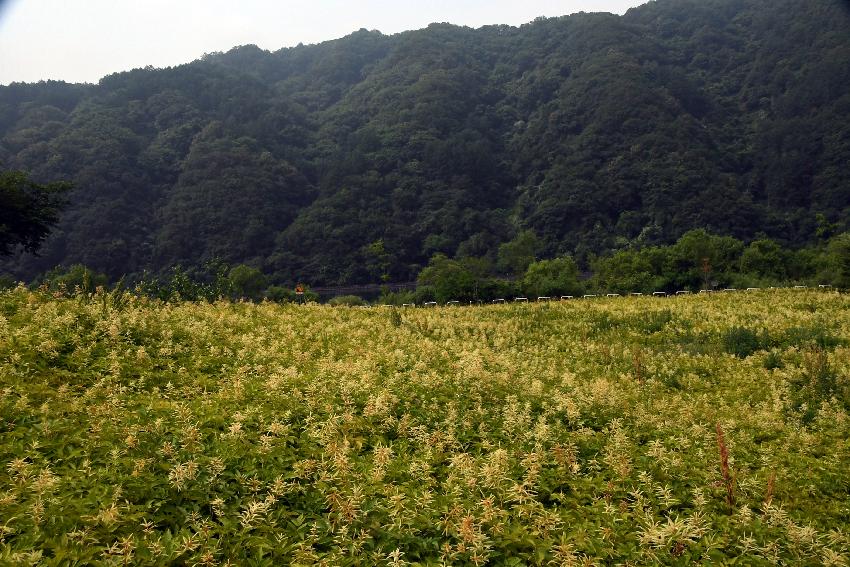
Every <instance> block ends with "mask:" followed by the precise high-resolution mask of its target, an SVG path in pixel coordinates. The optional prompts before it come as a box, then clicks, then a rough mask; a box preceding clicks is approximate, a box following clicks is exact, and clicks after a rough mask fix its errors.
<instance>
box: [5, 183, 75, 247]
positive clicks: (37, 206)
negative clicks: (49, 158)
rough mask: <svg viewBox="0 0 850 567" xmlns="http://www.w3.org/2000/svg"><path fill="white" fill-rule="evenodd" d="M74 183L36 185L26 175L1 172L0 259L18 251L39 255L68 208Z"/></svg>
mask: <svg viewBox="0 0 850 567" xmlns="http://www.w3.org/2000/svg"><path fill="white" fill-rule="evenodd" d="M70 189H71V184H70V183H65V182H59V183H49V184H46V185H43V184H39V183H36V182H34V181H32V180H31V179H30V177H29V175H27V174H26V173H24V172H23V171H0V256H6V255H9V254H11V253H12V252H13V251H14V250H15V249H16V248H17V247H19V246H20V247H21V248H23V249H24V250H26V251H27V252H35V251H36V250H38V248H39V247H40V246H41V244H42V242H44V239H45V238H47V235H48V234H50V231H51V229H52V228H53V226H54V225H55V224H56V223H57V222H58V221H59V211H60V210H61V209H62V207H63V206H64V204H65V201H64V194H65V193H67V192H68V191H69V190H70Z"/></svg>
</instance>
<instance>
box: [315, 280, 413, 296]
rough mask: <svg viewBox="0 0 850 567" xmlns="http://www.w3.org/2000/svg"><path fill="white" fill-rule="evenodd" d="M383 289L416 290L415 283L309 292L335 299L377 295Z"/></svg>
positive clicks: (371, 285) (330, 287)
mask: <svg viewBox="0 0 850 567" xmlns="http://www.w3.org/2000/svg"><path fill="white" fill-rule="evenodd" d="M385 289H386V290H388V291H412V290H414V289H416V282H403V283H398V282H396V283H379V284H377V283H376V284H360V285H336V286H324V287H312V288H310V291H312V292H313V293H317V294H319V295H320V296H323V297H336V296H339V295H377V294H380V293H381V292H382V291H383V290H385Z"/></svg>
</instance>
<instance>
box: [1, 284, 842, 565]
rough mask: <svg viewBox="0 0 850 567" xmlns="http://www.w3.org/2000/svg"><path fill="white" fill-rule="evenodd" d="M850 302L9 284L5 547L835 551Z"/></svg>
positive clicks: (765, 558)
mask: <svg viewBox="0 0 850 567" xmlns="http://www.w3.org/2000/svg"><path fill="white" fill-rule="evenodd" d="M848 378H850V296H847V295H839V294H835V293H825V292H818V291H813V290H808V291H804V290H773V291H758V292H748V293H744V292H739V293H734V294H714V295H710V296H702V295H701V296H687V297H676V298H668V299H658V298H648V297H645V298H611V299H593V300H578V301H571V302H560V303H555V302H553V303H540V304H523V305H499V306H490V307H461V308H458V307H455V308H435V309H403V310H397V309H390V308H373V309H357V308H345V307H338V308H333V307H326V306H319V305H306V306H295V305H288V306H281V305H277V304H271V303H265V304H250V303H228V302H220V303H216V304H193V303H178V304H164V303H159V302H152V301H149V300H145V299H142V298H138V297H135V296H131V295H121V294H110V293H99V294H96V295H94V296H79V297H53V296H51V295H49V294H46V293H41V292H32V291H28V290H26V289H24V288H18V289H15V290H10V291H6V292H2V293H0V564H2V565H128V564H133V565H136V564H138V565H226V564H230V565H289V564H292V565H317V564H325V565H443V564H445V565H627V564H630V565H645V564H649V563H655V564H671V565H690V564H693V563H701V564H706V565H707V564H738V565H758V564H765V565H769V564H793V565H847V564H848V560H850V531H848V530H850V418H848V412H849V411H850V381H849V380H848Z"/></svg>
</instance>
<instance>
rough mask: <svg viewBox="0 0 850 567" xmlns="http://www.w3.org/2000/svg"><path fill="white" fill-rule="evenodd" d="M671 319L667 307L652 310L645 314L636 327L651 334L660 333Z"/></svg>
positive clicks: (671, 314)
mask: <svg viewBox="0 0 850 567" xmlns="http://www.w3.org/2000/svg"><path fill="white" fill-rule="evenodd" d="M672 320H673V313H672V312H671V311H670V310H669V309H663V310H661V311H652V312H650V313H647V314H646V317H643V318H642V319H641V320H640V322H639V323H638V325H637V327H638V328H639V329H640V330H641V331H643V332H644V333H646V334H648V335H651V334H653V333H660V332H661V331H663V330H664V328H665V327H666V326H667V324H668V323H669V322H670V321H672Z"/></svg>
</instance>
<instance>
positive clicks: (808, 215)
mask: <svg viewBox="0 0 850 567" xmlns="http://www.w3.org/2000/svg"><path fill="white" fill-rule="evenodd" d="M104 49H108V46H104ZM848 93H850V13H848V11H847V9H846V4H845V3H844V2H841V1H838V0H812V1H807V2H799V1H798V0H779V1H768V0H675V1H674V0H659V1H656V2H651V3H649V4H647V5H645V6H642V7H640V8H636V9H633V10H630V11H629V12H628V13H627V14H625V15H624V16H622V17H620V16H614V15H607V14H577V15H573V16H569V17H563V18H554V19H538V20H535V21H534V22H532V23H529V24H527V25H524V26H521V27H519V28H514V27H509V26H488V27H484V28H481V29H470V28H463V27H457V26H452V25H448V24H434V25H432V26H429V27H428V28H427V29H423V30H419V31H412V32H406V33H402V34H397V35H392V36H386V35H382V34H380V33H379V32H370V31H366V30H361V31H359V32H356V33H353V34H352V35H350V36H347V37H345V38H342V39H339V40H336V41H330V42H326V43H322V44H320V45H311V46H298V47H295V48H289V49H283V50H280V51H277V52H273V53H270V52H267V51H263V50H260V49H258V48H256V47H253V46H244V47H240V48H236V49H233V50H231V51H229V52H227V53H214V54H208V55H206V56H204V57H203V58H202V59H201V60H199V61H196V62H193V63H190V64H188V65H183V66H180V67H175V68H169V69H153V68H147V69H137V70H134V71H131V72H126V73H118V74H114V75H110V76H107V77H105V78H103V79H102V80H101V81H100V82H99V83H98V84H97V85H69V84H64V83H58V82H47V83H39V84H12V85H10V86H5V87H0V169H20V170H26V171H29V172H31V173H32V175H33V177H34V178H35V179H36V180H38V181H41V182H47V181H53V180H60V179H62V180H66V179H67V180H70V181H73V182H74V184H75V186H76V190H75V193H74V194H73V195H72V203H71V206H70V207H69V208H68V209H67V210H66V212H65V214H64V216H63V218H62V220H61V222H60V224H59V226H58V228H57V230H56V231H55V233H54V234H53V236H52V237H51V239H50V240H49V241H48V242H47V244H46V246H45V247H44V248H43V249H42V253H41V256H40V257H35V256H32V255H19V256H16V257H13V258H10V259H3V260H2V261H0V262H1V263H0V272H8V273H10V274H12V275H13V276H16V277H24V278H27V279H30V278H32V277H34V276H35V275H37V274H39V273H42V272H44V271H46V270H48V269H50V268H52V267H54V266H55V265H57V264H60V263H62V264H65V265H70V264H74V263H83V264H85V265H87V266H89V267H91V268H93V269H94V270H97V271H100V272H105V273H107V274H109V275H110V276H112V277H113V278H117V277H119V276H121V275H124V274H128V275H134V274H135V275H138V274H140V273H142V272H143V271H144V270H149V271H152V272H155V273H156V272H162V271H164V270H166V269H168V268H169V267H170V266H172V265H175V264H182V265H184V266H187V267H193V266H199V265H202V264H204V263H205V262H207V261H209V260H211V259H214V258H218V259H221V260H224V261H227V262H230V263H247V264H249V265H252V266H254V267H257V268H259V269H261V270H262V271H264V272H265V273H267V274H269V275H270V276H271V281H272V283H281V284H291V283H293V282H294V281H295V280H303V281H306V282H309V283H311V284H313V285H321V284H335V283H358V282H374V281H378V280H379V278H380V277H381V276H384V277H385V278H387V279H390V280H393V281H410V280H412V279H414V278H415V276H416V274H417V273H418V272H419V271H420V270H421V268H422V267H423V266H425V265H427V264H428V261H429V259H430V258H431V257H432V256H433V255H434V254H435V253H438V252H441V253H445V254H447V255H448V256H449V257H489V258H491V259H494V258H495V255H496V253H497V250H498V247H499V245H500V244H502V243H504V242H507V241H510V240H511V239H513V238H514V237H515V236H516V235H517V234H518V233H519V232H520V231H522V230H524V229H531V230H533V231H534V232H535V233H536V234H537V235H538V236H539V237H540V239H541V241H542V247H541V250H540V253H539V255H540V256H541V257H554V256H556V255H561V254H572V255H574V256H575V257H576V258H577V259H578V261H579V262H580V263H581V264H582V265H583V266H584V265H586V262H587V260H588V258H589V256H590V255H592V254H601V253H610V252H612V251H616V250H621V249H626V248H635V247H641V246H651V245H657V244H669V243H672V242H674V241H675V240H676V239H678V238H679V237H680V236H681V235H682V234H684V233H685V232H686V231H688V230H690V229H693V228H706V229H707V230H709V231H710V232H713V233H717V234H722V235H729V236H734V237H736V238H738V239H742V240H744V241H749V240H752V239H754V238H757V237H762V236H767V237H769V238H772V239H774V240H776V241H778V242H779V243H781V244H782V245H784V246H786V247H792V248H793V247H799V246H803V245H807V244H810V243H812V242H813V241H814V239H815V237H816V231H817V229H818V220H817V214H818V213H821V214H823V215H824V216H825V220H826V221H827V222H830V223H836V224H837V227H836V230H838V231H841V230H848V229H850V224H848V218H850V215H848V212H850V179H848V178H850V168H847V167H846V164H847V163H848V162H850V94H848ZM378 244H380V245H378ZM376 250H379V251H380V254H379V256H380V257H376V253H375V251H376Z"/></svg>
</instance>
